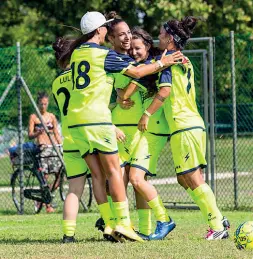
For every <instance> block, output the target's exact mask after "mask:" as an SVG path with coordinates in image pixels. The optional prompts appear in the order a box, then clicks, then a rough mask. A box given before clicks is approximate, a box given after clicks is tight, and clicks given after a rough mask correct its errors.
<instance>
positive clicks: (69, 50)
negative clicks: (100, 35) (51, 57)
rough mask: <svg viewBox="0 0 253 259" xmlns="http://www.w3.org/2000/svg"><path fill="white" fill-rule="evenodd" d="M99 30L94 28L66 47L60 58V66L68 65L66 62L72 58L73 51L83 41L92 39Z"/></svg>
mask: <svg viewBox="0 0 253 259" xmlns="http://www.w3.org/2000/svg"><path fill="white" fill-rule="evenodd" d="M96 31H97V30H94V31H92V32H90V33H87V34H85V35H82V36H81V37H79V38H77V39H75V40H73V41H72V42H71V44H70V45H69V47H68V48H66V49H64V51H63V52H62V54H61V56H60V57H59V59H58V64H59V66H60V67H63V68H64V66H66V65H65V64H66V62H67V61H69V60H70V58H71V55H72V53H73V51H74V50H75V49H76V48H77V47H79V46H80V45H82V44H83V43H85V42H87V41H88V40H90V39H91V38H93V37H94V36H95V34H96Z"/></svg>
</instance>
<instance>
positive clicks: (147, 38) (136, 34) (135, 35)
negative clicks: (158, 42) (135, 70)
mask: <svg viewBox="0 0 253 259" xmlns="http://www.w3.org/2000/svg"><path fill="white" fill-rule="evenodd" d="M132 39H133V40H134V39H140V40H142V42H143V44H144V45H145V46H147V47H150V49H149V54H150V55H151V56H152V57H155V56H158V55H160V54H161V50H160V49H159V48H157V47H155V46H154V41H153V39H152V37H151V35H150V34H149V33H148V32H147V31H145V30H143V29H142V28H140V27H138V26H136V27H134V28H133V29H132Z"/></svg>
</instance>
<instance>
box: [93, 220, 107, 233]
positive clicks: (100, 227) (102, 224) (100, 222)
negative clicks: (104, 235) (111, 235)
mask: <svg viewBox="0 0 253 259" xmlns="http://www.w3.org/2000/svg"><path fill="white" fill-rule="evenodd" d="M95 228H97V229H98V230H99V231H101V232H104V230H105V222H104V220H103V218H99V219H98V220H97V221H96V224H95Z"/></svg>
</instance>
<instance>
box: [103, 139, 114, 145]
mask: <svg viewBox="0 0 253 259" xmlns="http://www.w3.org/2000/svg"><path fill="white" fill-rule="evenodd" d="M104 140H105V142H106V143H109V144H112V143H111V141H110V139H108V138H104Z"/></svg>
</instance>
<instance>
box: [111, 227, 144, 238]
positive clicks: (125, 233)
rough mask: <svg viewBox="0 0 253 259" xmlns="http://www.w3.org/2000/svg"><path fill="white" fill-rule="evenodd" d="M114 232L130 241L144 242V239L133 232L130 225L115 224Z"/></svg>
mask: <svg viewBox="0 0 253 259" xmlns="http://www.w3.org/2000/svg"><path fill="white" fill-rule="evenodd" d="M114 232H115V234H116V236H118V237H120V238H124V239H126V240H130V241H139V242H144V240H143V239H142V238H141V237H139V236H138V235H137V234H136V233H135V231H134V230H133V228H132V227H131V226H128V227H126V226H122V225H117V226H116V227H115V229H114Z"/></svg>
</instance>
